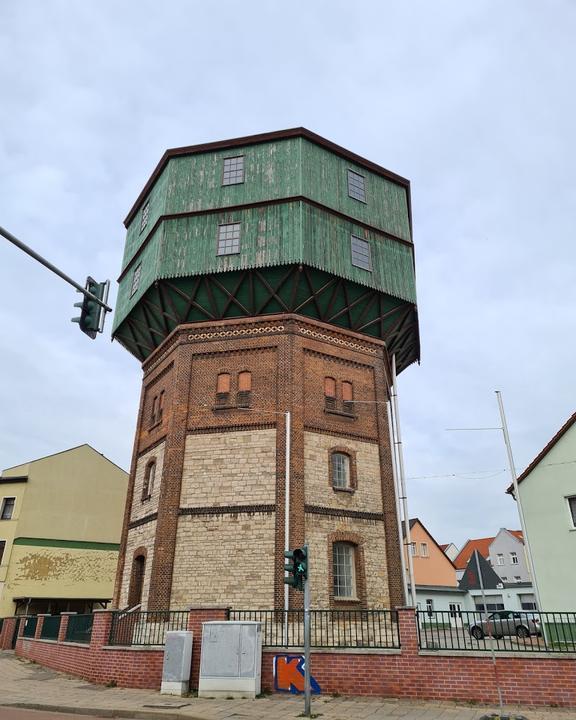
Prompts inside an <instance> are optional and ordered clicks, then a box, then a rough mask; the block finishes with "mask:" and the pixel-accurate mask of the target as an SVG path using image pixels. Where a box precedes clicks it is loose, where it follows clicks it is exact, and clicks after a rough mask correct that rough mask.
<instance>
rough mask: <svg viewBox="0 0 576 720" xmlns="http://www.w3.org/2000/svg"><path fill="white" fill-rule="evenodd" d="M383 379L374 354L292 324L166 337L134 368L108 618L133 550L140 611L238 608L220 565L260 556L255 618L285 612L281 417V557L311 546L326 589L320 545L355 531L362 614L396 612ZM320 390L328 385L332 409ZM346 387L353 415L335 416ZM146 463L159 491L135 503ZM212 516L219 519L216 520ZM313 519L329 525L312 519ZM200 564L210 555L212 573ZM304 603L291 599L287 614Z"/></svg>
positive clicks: (397, 570)
mask: <svg viewBox="0 0 576 720" xmlns="http://www.w3.org/2000/svg"><path fill="white" fill-rule="evenodd" d="M387 367H388V358H387V356H386V349H385V346H384V344H383V343H382V342H381V341H379V340H376V339H371V338H368V337H366V336H361V335H357V334H355V333H353V332H349V331H345V330H335V329H334V327H333V326H330V325H326V324H324V323H320V322H315V321H311V320H304V319H303V318H301V317H298V316H294V315H275V316H273V317H270V318H266V317H262V318H257V319H256V318H255V319H253V320H243V321H238V320H234V321H232V320H226V321H220V322H217V323H210V324H208V323H200V324H194V325H189V326H186V325H182V326H180V327H179V328H178V329H177V330H176V331H174V333H172V335H170V336H169V337H168V338H167V339H166V341H165V342H164V344H163V345H162V346H161V347H160V348H158V350H157V351H156V352H155V353H154V354H153V355H152V356H151V357H150V358H149V359H148V360H147V361H146V362H145V363H144V380H143V388H142V396H141V403H140V412H139V418H138V426H137V431H136V441H135V448H134V461H133V464H132V472H131V482H130V489H129V496H128V497H129V501H128V507H129V511H128V512H127V513H126V517H125V524H124V532H123V539H122V547H121V560H120V566H121V568H122V569H121V570H120V571H119V575H118V579H117V585H116V594H115V601H116V603H117V605H118V606H120V607H122V606H125V604H126V601H127V597H128V595H129V586H130V577H131V575H132V563H133V560H134V553H135V551H136V550H137V549H138V548H140V547H144V548H146V549H147V554H146V568H145V580H144V589H143V594H142V601H143V606H144V607H147V608H148V609H165V608H168V607H172V608H175V607H182V606H185V605H190V604H198V603H206V602H208V603H214V602H216V603H218V602H220V601H224V600H225V601H226V602H229V603H232V604H233V605H234V606H236V607H237V606H238V605H237V603H240V604H243V605H244V604H245V601H246V598H245V597H243V596H242V595H241V594H238V593H234V588H233V587H232V586H231V584H230V581H229V579H227V578H226V577H225V573H223V572H222V568H225V567H226V566H227V565H226V555H227V553H228V555H229V560H234V562H239V563H241V564H243V565H246V566H247V565H248V563H247V561H248V560H254V559H255V555H256V556H258V553H259V552H260V555H261V558H260V560H261V562H260V563H259V564H260V565H261V567H262V572H261V573H258V572H255V573H254V576H253V577H252V578H251V581H252V584H253V588H254V593H253V596H252V597H253V599H254V598H257V600H256V602H257V606H258V607H262V606H263V605H264V604H265V603H266V604H267V606H268V607H282V605H283V595H284V582H283V578H284V558H283V550H284V498H285V431H284V422H285V419H284V413H285V412H286V411H287V410H289V411H290V412H291V416H292V432H291V464H290V545H291V546H292V547H294V546H298V545H301V544H302V543H304V542H305V541H306V540H310V542H312V538H313V541H314V544H315V545H316V547H317V548H318V553H319V558H321V559H322V560H321V563H322V566H323V577H324V578H325V581H326V583H328V582H330V571H329V569H328V568H327V567H325V563H326V562H327V560H326V559H327V558H329V549H328V548H327V543H328V536H329V535H331V534H333V533H337V532H338V531H341V530H345V531H347V532H348V531H350V532H353V533H354V534H355V536H356V537H358V538H359V541H360V545H358V548H359V550H358V557H363V558H364V559H365V560H367V561H369V566H366V567H365V568H360V572H359V574H358V576H359V577H360V576H364V577H365V580H366V582H365V586H364V589H363V593H362V598H361V600H362V603H363V604H365V605H368V606H369V607H381V606H382V603H384V602H386V603H389V606H391V607H394V606H396V605H401V604H403V602H404V598H403V595H402V592H403V591H402V581H401V572H402V569H401V556H400V548H399V542H398V529H397V520H396V504H395V501H394V486H393V479H392V467H391V460H390V448H389V435H388V425H387V417H386V407H385V404H384V403H385V401H386V400H387V396H388V372H387ZM245 372H249V373H251V379H252V389H251V392H250V393H249V395H250V399H249V409H245V408H244V407H241V405H242V401H243V396H240V395H239V386H238V378H239V374H240V373H245ZM220 373H228V374H229V375H230V391H229V393H228V395H227V396H226V397H225V398H221V397H219V398H217V397H216V385H217V378H218V375H219V374H220ZM325 377H331V378H333V379H334V381H335V383H336V398H335V400H334V403H333V406H332V407H330V408H327V407H326V404H325V397H324V379H325ZM346 382H348V383H352V386H353V389H354V399H355V400H359V401H362V402H361V403H358V404H355V405H353V406H350V405H346V403H345V400H344V397H343V383H346ZM159 398H162V413H161V415H160V416H159V415H158V405H159ZM375 401H377V402H375ZM331 448H340V450H342V449H343V448H345V449H347V450H348V451H349V453H350V456H351V458H352V459H353V463H354V469H355V474H354V478H355V482H354V485H355V487H354V488H351V489H353V492H349V493H346V492H336V491H334V490H333V488H332V487H331V485H330V464H329V452H330V449H331ZM151 459H155V460H156V482H155V487H154V492H153V493H152V497H151V498H150V499H147V500H143V499H142V486H143V482H144V475H145V469H146V466H147V464H148V463H149V462H150V461H151ZM223 506H226V507H227V508H228V509H229V512H227V513H222V512H221V511H220V510H219V509H220V508H222V507H223ZM235 506H238V508H239V509H238V511H236V510H235ZM263 506H266V509H265V510H264V509H263ZM310 507H313V508H315V510H314V511H312V512H310V511H309V508H310ZM212 508H214V509H215V511H214V513H211V509H212ZM322 508H328V509H330V510H331V512H329V513H326V514H324V515H322V516H321V517H320V516H318V511H320V512H321V511H322ZM193 509H198V510H201V511H202V512H201V513H192V512H190V511H191V510H193ZM319 509H320V510H319ZM262 513H264V514H266V517H263V515H262ZM315 513H316V514H315ZM359 513H360V514H361V513H369V514H370V517H369V518H368V517H359ZM319 528H322V533H323V537H320V535H319ZM365 531H366V532H367V535H366V536H364V532H365ZM360 546H361V547H360ZM242 548H244V550H245V551H244V553H242V551H241V550H242ZM238 549H240V552H239V551H238ZM200 553H202V554H200ZM205 553H207V554H208V555H210V554H212V555H213V556H214V557H213V562H212V564H210V561H209V559H208V560H207V558H206V555H205ZM270 562H272V566H270ZM181 563H184V565H182V564H181ZM252 564H253V563H252ZM228 567H229V564H228ZM319 567H320V565H319ZM199 580H200V581H199ZM270 588H272V595H271V594H270ZM210 592H211V593H212V596H210V595H209V593H210ZM330 592H331V591H330V588H329V587H328V586H326V587H323V588H322V590H321V592H320V593H319V595H318V598H317V600H314V598H313V601H314V602H315V605H316V606H317V607H320V606H322V604H323V603H322V600H321V598H323V597H324V596H326V597H327V596H328V595H329V594H330ZM301 602H302V598H301V595H300V594H298V593H294V592H292V591H291V606H293V607H299V606H300V605H301Z"/></svg>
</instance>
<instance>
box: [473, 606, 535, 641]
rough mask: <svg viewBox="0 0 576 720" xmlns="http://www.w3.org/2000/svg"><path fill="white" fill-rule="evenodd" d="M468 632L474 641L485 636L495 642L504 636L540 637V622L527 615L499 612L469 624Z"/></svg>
mask: <svg viewBox="0 0 576 720" xmlns="http://www.w3.org/2000/svg"><path fill="white" fill-rule="evenodd" d="M469 631H470V635H472V637H473V638H474V639H475V640H482V639H483V638H484V637H486V635H491V636H492V637H493V638H494V639H495V640H499V639H500V638H502V637H504V636H505V635H507V636H511V635H515V636H516V637H519V638H527V637H530V636H531V635H540V620H539V619H538V618H537V617H535V616H533V615H528V614H527V613H519V612H513V611H512V610H499V611H498V612H493V613H491V614H490V615H488V617H487V618H483V619H482V620H479V621H475V622H473V623H471V625H470V626H469Z"/></svg>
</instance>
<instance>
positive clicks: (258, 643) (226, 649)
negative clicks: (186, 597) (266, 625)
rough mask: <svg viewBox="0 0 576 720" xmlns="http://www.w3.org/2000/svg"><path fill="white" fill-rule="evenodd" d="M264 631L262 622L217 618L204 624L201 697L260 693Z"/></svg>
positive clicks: (248, 695)
mask: <svg viewBox="0 0 576 720" xmlns="http://www.w3.org/2000/svg"><path fill="white" fill-rule="evenodd" d="M261 667H262V634H261V630H260V623H259V622H250V621H226V622H224V621H213V622H206V623H203V624H202V653H201V659H200V680H199V684H198V697H216V698H217V697H247V698H255V697H256V695H259V694H260V672H261Z"/></svg>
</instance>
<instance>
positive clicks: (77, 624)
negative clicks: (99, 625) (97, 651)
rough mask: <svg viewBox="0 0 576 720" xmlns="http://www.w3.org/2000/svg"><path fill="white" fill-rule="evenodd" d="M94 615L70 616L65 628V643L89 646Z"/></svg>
mask: <svg viewBox="0 0 576 720" xmlns="http://www.w3.org/2000/svg"><path fill="white" fill-rule="evenodd" d="M93 624H94V615H70V616H69V618H68V625H67V627H66V637H65V640H66V642H74V643H82V644H83V645H89V644H90V640H91V638H92V625H93Z"/></svg>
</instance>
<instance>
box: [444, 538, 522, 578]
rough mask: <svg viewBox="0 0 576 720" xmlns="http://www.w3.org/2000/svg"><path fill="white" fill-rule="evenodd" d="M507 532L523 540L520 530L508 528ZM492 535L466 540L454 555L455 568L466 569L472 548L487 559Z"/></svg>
mask: <svg viewBox="0 0 576 720" xmlns="http://www.w3.org/2000/svg"><path fill="white" fill-rule="evenodd" d="M508 532H509V533H511V534H512V535H514V537H517V538H518V540H521V541H522V542H524V537H523V536H522V530H508ZM494 537H496V536H494ZM494 537H487V538H476V539H475V540H468V542H467V543H466V544H465V545H464V547H463V548H462V550H460V552H459V553H458V555H456V558H455V559H454V565H456V569H457V570H465V569H466V566H467V565H468V561H469V560H470V558H471V556H472V553H473V552H474V550H478V552H479V553H480V555H482V557H483V558H485V559H486V560H488V556H489V554H490V545H491V544H492V541H493V540H494Z"/></svg>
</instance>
